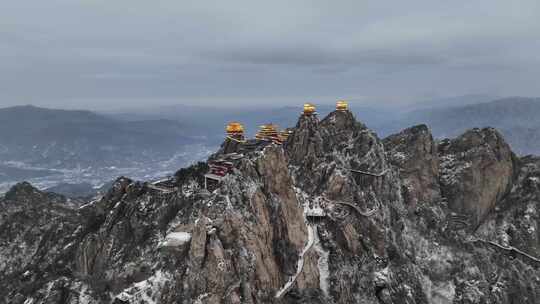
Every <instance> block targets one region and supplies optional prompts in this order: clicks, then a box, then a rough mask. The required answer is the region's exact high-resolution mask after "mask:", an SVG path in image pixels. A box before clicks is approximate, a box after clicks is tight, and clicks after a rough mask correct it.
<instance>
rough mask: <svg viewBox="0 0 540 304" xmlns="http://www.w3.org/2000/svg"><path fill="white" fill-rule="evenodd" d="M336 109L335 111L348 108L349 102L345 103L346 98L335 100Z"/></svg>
mask: <svg viewBox="0 0 540 304" xmlns="http://www.w3.org/2000/svg"><path fill="white" fill-rule="evenodd" d="M336 110H337V111H342V112H344V111H348V110H349V104H348V103H347V101H346V100H338V101H337V102H336Z"/></svg>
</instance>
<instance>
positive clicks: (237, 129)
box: [225, 121, 244, 141]
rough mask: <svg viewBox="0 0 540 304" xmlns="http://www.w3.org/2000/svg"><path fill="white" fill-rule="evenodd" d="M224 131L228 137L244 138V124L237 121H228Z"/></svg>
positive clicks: (240, 139)
mask: <svg viewBox="0 0 540 304" xmlns="http://www.w3.org/2000/svg"><path fill="white" fill-rule="evenodd" d="M225 131H226V132H227V137H228V138H231V139H234V140H239V141H242V140H244V126H243V125H242V124H241V123H239V122H236V121H233V122H230V123H229V124H228V125H227V127H226V128H225Z"/></svg>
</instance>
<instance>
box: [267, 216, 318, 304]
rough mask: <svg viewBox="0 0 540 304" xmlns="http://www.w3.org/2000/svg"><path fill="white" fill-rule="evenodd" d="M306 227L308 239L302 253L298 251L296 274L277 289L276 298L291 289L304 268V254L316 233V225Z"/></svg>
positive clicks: (309, 247)
mask: <svg viewBox="0 0 540 304" xmlns="http://www.w3.org/2000/svg"><path fill="white" fill-rule="evenodd" d="M307 227H308V241H307V243H306V245H305V246H304V249H302V253H300V258H299V259H298V262H297V266H296V274H295V275H294V276H292V277H290V278H289V280H288V281H287V283H285V285H284V286H283V287H282V288H281V289H280V290H278V292H277V293H276V296H275V298H276V299H279V298H281V297H282V296H283V295H285V294H286V293H287V292H288V291H289V289H291V287H292V286H293V285H294V283H295V282H296V279H297V278H298V276H299V275H300V273H302V269H303V268H304V256H305V254H306V253H307V252H308V251H309V249H311V247H312V246H313V243H314V241H315V234H316V233H317V231H316V230H317V227H315V226H312V225H310V224H308V225H307Z"/></svg>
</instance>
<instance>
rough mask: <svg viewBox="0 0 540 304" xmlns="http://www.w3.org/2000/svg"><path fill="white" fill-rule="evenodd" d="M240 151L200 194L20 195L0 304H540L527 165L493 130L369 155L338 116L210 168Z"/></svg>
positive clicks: (146, 188) (407, 133)
mask: <svg viewBox="0 0 540 304" xmlns="http://www.w3.org/2000/svg"><path fill="white" fill-rule="evenodd" d="M253 145H259V146H257V147H255V148H254V147H253ZM239 151H241V152H243V153H244V154H243V157H241V158H240V157H238V154H235V157H236V158H235V160H234V162H233V168H232V169H231V170H230V172H229V174H227V175H226V176H225V177H224V178H223V180H222V181H221V183H220V184H219V185H218V187H217V188H216V189H215V190H213V191H211V192H210V191H207V190H206V189H203V188H204V177H203V176H204V174H205V173H206V171H207V170H208V166H207V164H205V163H199V164H196V165H194V166H192V167H190V168H185V169H181V170H179V171H178V172H177V174H176V175H175V177H174V180H170V181H167V182H164V183H163V184H156V185H154V184H148V183H141V182H136V181H133V180H130V179H127V178H119V179H118V180H117V181H116V182H115V183H114V185H113V186H112V188H111V189H110V190H109V191H108V192H107V193H106V194H105V195H103V196H102V197H101V198H99V199H97V200H94V201H92V202H90V203H88V204H86V205H84V206H82V207H74V206H71V205H69V204H66V202H67V200H66V199H65V198H63V197H62V196H59V195H54V194H50V193H45V192H41V191H39V190H37V189H35V188H33V187H32V186H31V185H29V184H27V183H23V184H20V185H17V186H16V187H14V188H13V189H12V190H11V191H10V192H8V193H7V194H6V195H5V197H4V198H3V199H0V207H1V208H0V270H1V271H0V302H2V303H4V302H5V303H21V304H22V303H32V304H36V303H81V304H82V303H116V304H118V303H141V304H142V303H165V304H167V303H170V304H172V303H182V304H184V303H185V304H188V303H197V304H203V303H216V304H217V303H225V304H229V303H253V304H257V303H334V304H337V303H340V304H341V303H343V304H344V303H373V304H375V303H388V304H389V303H500V304H510V303H539V301H540V271H539V270H538V269H539V268H538V267H539V266H540V260H538V259H537V257H539V256H540V244H539V239H540V237H539V233H538V231H539V230H538V227H539V224H540V223H539V220H540V213H539V209H540V206H539V205H538V204H540V203H539V202H540V190H539V189H540V186H539V185H540V182H539V181H540V169H539V168H540V161H539V160H538V159H537V158H534V157H528V158H523V159H517V158H516V157H515V156H514V155H513V153H512V152H511V150H510V149H509V147H508V145H507V144H506V143H505V142H504V140H503V139H502V137H500V135H499V134H498V133H497V132H496V131H495V130H492V129H483V130H472V131H469V132H467V133H465V134H464V135H462V136H460V137H458V138H456V139H452V140H444V141H442V142H441V143H440V144H437V143H436V142H435V141H434V140H433V137H432V135H431V133H430V131H429V129H428V128H427V127H426V126H416V127H412V128H409V129H406V130H404V131H402V132H400V133H398V134H395V135H392V136H389V137H388V138H385V139H383V140H381V139H379V138H378V137H377V135H376V134H375V133H373V132H372V131H371V130H369V129H368V128H367V127H366V126H365V125H364V124H362V123H361V122H358V121H357V120H356V119H355V118H354V117H353V115H352V114H351V113H350V112H348V111H336V112H332V113H330V114H329V115H328V116H327V117H325V118H324V119H322V120H319V118H318V117H317V116H316V115H311V116H301V117H300V119H299V121H298V123H297V125H296V127H295V128H294V129H293V132H292V134H291V135H290V136H289V138H288V140H287V141H286V143H285V144H284V145H283V146H281V145H276V144H270V143H257V142H250V143H249V147H248V144H247V143H242V142H234V144H233V143H231V142H225V144H224V145H223V146H222V149H220V151H218V152H217V153H216V154H215V155H213V156H211V159H212V160H216V159H222V158H225V157H227V155H228V153H231V152H235V153H237V152H239ZM174 236H182V240H181V241H178V242H170V241H167V240H170V239H171V237H174ZM171 244H174V245H171Z"/></svg>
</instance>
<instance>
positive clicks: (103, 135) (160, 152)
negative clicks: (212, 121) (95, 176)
mask: <svg viewBox="0 0 540 304" xmlns="http://www.w3.org/2000/svg"><path fill="white" fill-rule="evenodd" d="M200 141H201V139H199V138H196V137H193V136H191V135H190V134H187V133H186V132H185V127H184V126H183V125H182V123H180V122H178V121H173V120H164V119H160V120H145V121H120V120H115V119H111V118H109V117H106V116H103V115H99V114H96V113H93V112H89V111H66V110H52V109H44V108H38V107H34V106H19V107H11V108H5V109H0V158H1V159H4V160H5V159H9V160H17V161H23V162H25V163H27V164H33V165H39V166H48V167H58V168H71V167H76V166H89V165H96V164H97V165H111V166H119V165H120V166H125V165H129V164H131V163H132V162H140V161H141V159H144V158H147V157H151V158H156V157H160V156H166V155H168V154H170V153H171V152H173V151H175V150H178V149H179V148H181V147H182V146H184V145H186V144H192V143H196V142H200Z"/></svg>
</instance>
